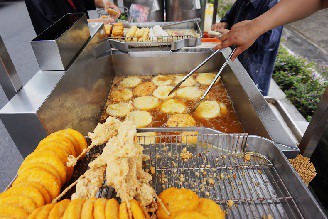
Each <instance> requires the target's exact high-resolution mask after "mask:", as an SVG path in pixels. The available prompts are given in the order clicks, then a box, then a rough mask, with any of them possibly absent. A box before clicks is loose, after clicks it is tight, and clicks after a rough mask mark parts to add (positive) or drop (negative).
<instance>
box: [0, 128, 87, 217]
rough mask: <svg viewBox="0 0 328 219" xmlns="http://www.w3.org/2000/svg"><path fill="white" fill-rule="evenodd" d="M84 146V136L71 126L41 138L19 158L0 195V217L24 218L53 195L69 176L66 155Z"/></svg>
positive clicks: (71, 168)
mask: <svg viewBox="0 0 328 219" xmlns="http://www.w3.org/2000/svg"><path fill="white" fill-rule="evenodd" d="M86 147H87V142H86V140H85V138H84V136H83V135H82V134H81V133H79V132H78V131H75V130H73V129H66V130H61V131H58V132H55V133H53V134H51V135H49V136H48V137H46V138H45V139H43V140H42V141H41V142H40V143H39V145H38V146H37V148H36V149H35V150H34V152H33V153H31V154H30V155H29V156H27V157H26V159H25V160H24V161H23V163H22V165H21V166H20V168H19V169H18V177H17V178H16V180H15V181H14V182H13V184H12V187H11V188H10V189H8V190H7V191H5V192H3V193H1V194H0V218H2V217H13V218H27V217H28V215H29V214H31V213H32V212H33V211H34V210H35V209H36V208H39V207H41V206H43V205H45V204H48V203H50V202H51V201H52V200H53V199H54V198H56V197H57V196H58V195H59V193H60V190H61V187H62V186H63V185H64V184H65V183H66V182H67V181H68V180H69V179H70V178H71V176H72V173H73V170H74V169H73V167H68V166H67V165H66V162H67V159H68V156H69V155H71V156H76V155H79V154H80V153H81V152H82V150H84V149H85V148H86Z"/></svg>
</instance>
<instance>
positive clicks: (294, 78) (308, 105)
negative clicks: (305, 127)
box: [273, 46, 328, 121]
mask: <svg viewBox="0 0 328 219" xmlns="http://www.w3.org/2000/svg"><path fill="white" fill-rule="evenodd" d="M311 69H313V63H308V62H306V60H304V59H301V58H298V57H295V56H293V55H291V54H289V53H288V51H287V50H286V49H285V48H284V47H282V46H280V48H279V52H278V56H277V60H276V63H275V67H274V72H273V79H274V80H275V81H276V82H277V84H278V85H279V87H280V88H281V89H282V90H283V91H284V92H285V93H286V96H287V98H288V99H289V100H290V101H291V102H292V103H293V104H294V105H295V107H296V108H297V109H298V110H299V111H300V113H301V114H302V115H303V116H304V117H305V118H306V119H307V120H308V121H310V120H311V118H312V115H313V113H314V111H315V110H316V107H317V106H318V103H319V101H320V98H321V96H322V94H323V93H324V91H325V87H326V86H327V85H328V84H327V82H320V81H319V80H318V79H317V78H315V77H314V75H313V73H312V70H311Z"/></svg>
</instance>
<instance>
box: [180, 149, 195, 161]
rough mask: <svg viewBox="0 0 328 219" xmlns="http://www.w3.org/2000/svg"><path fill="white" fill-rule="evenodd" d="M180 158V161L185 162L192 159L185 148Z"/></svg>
mask: <svg viewBox="0 0 328 219" xmlns="http://www.w3.org/2000/svg"><path fill="white" fill-rule="evenodd" d="M180 157H181V159H182V160H184V161H186V160H189V159H191V158H192V153H190V152H189V151H188V150H187V148H183V149H182V151H181V153H180Z"/></svg>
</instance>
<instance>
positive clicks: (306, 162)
mask: <svg viewBox="0 0 328 219" xmlns="http://www.w3.org/2000/svg"><path fill="white" fill-rule="evenodd" d="M289 162H290V164H291V165H292V166H293V167H294V169H295V170H296V172H297V173H298V174H299V175H300V177H301V178H302V180H303V182H304V183H305V185H307V186H308V185H309V183H310V182H311V181H312V180H313V179H314V177H315V176H316V175H317V173H316V171H315V167H314V165H313V163H311V161H310V158H307V157H303V156H302V155H301V154H299V155H297V157H296V158H295V159H289Z"/></svg>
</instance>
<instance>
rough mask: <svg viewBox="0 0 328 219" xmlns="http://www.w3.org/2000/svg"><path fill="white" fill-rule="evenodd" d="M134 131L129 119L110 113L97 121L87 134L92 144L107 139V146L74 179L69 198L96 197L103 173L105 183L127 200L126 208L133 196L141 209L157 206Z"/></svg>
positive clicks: (152, 209)
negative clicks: (84, 170)
mask: <svg viewBox="0 0 328 219" xmlns="http://www.w3.org/2000/svg"><path fill="white" fill-rule="evenodd" d="M109 124H111V126H108V125H109ZM117 125H118V126H117ZM107 126H108V127H107ZM115 134H116V135H115ZM136 134H137V131H136V126H135V125H134V123H133V122H132V121H124V122H120V121H119V120H117V119H115V118H113V117H109V118H107V120H106V122H105V123H103V124H98V126H97V127H96V128H95V130H94V132H93V133H90V134H89V136H90V138H91V140H92V145H94V144H102V143H104V141H107V143H106V146H105V148H104V149H103V153H102V154H101V155H99V157H97V158H96V159H95V160H94V161H92V162H91V163H89V168H90V169H89V170H88V171H87V172H86V173H85V174H83V175H82V177H80V178H79V180H78V181H77V186H76V192H75V193H74V194H73V195H72V199H78V198H92V197H95V196H96V193H97V191H98V190H99V188H100V187H101V185H102V182H103V178H104V174H106V183H107V185H108V186H110V187H112V188H114V189H115V191H116V192H117V196H118V197H120V199H121V200H122V202H126V203H127V207H128V211H129V212H130V200H132V199H133V198H136V199H137V200H138V201H140V204H141V206H142V208H143V209H144V208H147V211H152V212H154V211H155V210H156V201H155V198H156V197H157V196H156V192H155V191H154V189H153V188H152V187H151V186H150V185H149V182H150V181H151V179H152V177H151V175H150V174H148V173H146V172H145V171H144V170H143V169H142V159H143V157H144V156H143V153H142V151H143V147H142V146H141V145H139V144H138V143H137V139H136Z"/></svg>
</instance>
